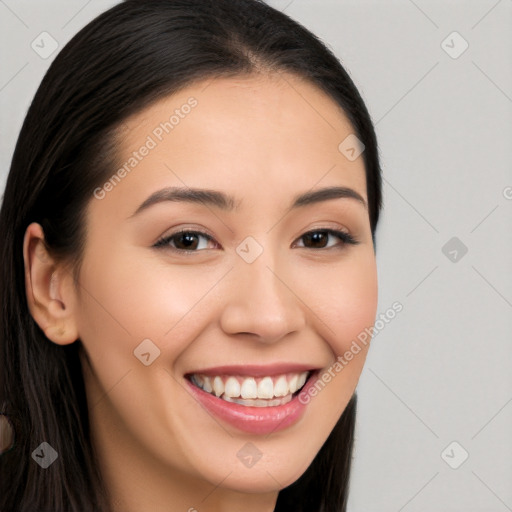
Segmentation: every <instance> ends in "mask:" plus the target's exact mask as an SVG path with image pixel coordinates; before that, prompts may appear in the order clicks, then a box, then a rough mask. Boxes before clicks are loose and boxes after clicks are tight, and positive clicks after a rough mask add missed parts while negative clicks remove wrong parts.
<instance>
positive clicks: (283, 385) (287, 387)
mask: <svg viewBox="0 0 512 512" xmlns="http://www.w3.org/2000/svg"><path fill="white" fill-rule="evenodd" d="M308 375H309V372H302V373H288V374H284V375H276V376H274V377H241V376H220V375H216V376H214V377H211V376H208V375H202V374H197V373H195V374H193V375H192V381H193V382H194V384H196V385H197V386H199V387H200V388H201V389H203V390H204V391H206V392H207V393H212V392H213V393H214V394H215V395H216V396H218V397H220V396H221V395H224V396H225V397H228V398H237V397H242V398H274V397H283V396H286V395H289V394H293V393H295V392H296V391H297V390H298V389H300V388H301V387H302V386H303V385H304V383H305V382H306V380H307V378H308Z"/></svg>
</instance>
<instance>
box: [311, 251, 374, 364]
mask: <svg viewBox="0 0 512 512" xmlns="http://www.w3.org/2000/svg"><path fill="white" fill-rule="evenodd" d="M311 272H312V274H311V276H310V277H309V278H307V277H306V276H304V275H303V276H302V280H303V282H304V283H305V288H304V292H303V296H304V297H306V301H307V304H308V305H309V306H310V307H311V309H312V310H313V312H314V316H315V317H316V318H317V319H318V323H317V325H318V329H319V331H320V332H321V333H322V335H323V337H324V338H325V339H326V340H327V341H328V343H329V345H330V346H331V349H332V350H333V352H334V354H335V355H340V354H342V353H344V352H345V351H346V350H348V349H349V347H350V345H351V343H352V341H353V340H356V339H357V337H358V335H360V334H361V333H362V332H365V329H367V328H369V327H370V326H372V325H373V324H374V322H375V316H376V312H377V301H378V284H377V269H376V262H375V256H374V254H373V251H372V252H371V253H370V251H358V252H356V251H354V253H353V255H351V256H350V258H346V259H343V260H342V261H340V262H339V263H337V264H332V265H326V266H324V267H323V268H316V269H313V270H312V271H311ZM306 292H307V293H306ZM322 326H323V327H322ZM363 348H364V346H363Z"/></svg>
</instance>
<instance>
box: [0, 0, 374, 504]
mask: <svg viewBox="0 0 512 512" xmlns="http://www.w3.org/2000/svg"><path fill="white" fill-rule="evenodd" d="M42 127H43V128H42ZM380 207H381V178H380V166H379V160H378V151H377V144H376V139H375V133H374V129H373V126H372V123H371V120H370V117H369V115H368V112H367V109H366V107H365V105H364V103H363V101H362V99H361V97H360V95H359V93H358V91H357V89H356V88H355V86H354V84H353V82H352V81H351V79H350V78H349V76H348V75H347V73H346V72H345V70H344V69H343V68H342V66H341V65H340V63H339V62H338V61H337V60H336V58H335V57H334V56H333V54H332V53H331V52H330V51H329V50H328V49H327V48H326V47H325V46H324V45H323V44H322V43H321V42H320V41H319V40H318V39H317V38H316V37H315V36H314V35H312V34H311V33H310V32H309V31H307V30H306V29H305V28H304V27H302V26H300V25H299V24H297V23H296V22H294V21H292V20H291V19H290V18H288V17H287V16H286V15H284V14H283V13H281V12H279V11H277V10H275V9H273V8H271V7H269V6H267V5H266V4H264V3H263V2H260V1H256V0H237V1H232V0H212V1H204V0H193V1H184V0H183V1H180V0H147V1H145V2H138V1H135V0H127V1H125V2H123V3H120V4H119V5H116V6H115V7H113V8H112V9H110V10H109V11H107V12H105V13H104V14H102V15H101V16H99V17H98V18H96V19H95V20H93V21H92V22H91V23H90V24H89V25H87V26H86V27H85V28H84V29H82V30H81V31H80V32H79V33H78V34H77V35H76V36H75V37H74V38H73V39H72V40H71V41H70V42H69V43H68V44H67V45H66V47H65V48H64V49H63V50H62V51H61V52H60V54H59V55H58V56H57V58H56V59H55V60H54V62H53V63H52V65H51V67H50V69H49V70H48V72H47V74H46V76H45V78H44V79H43V81H42V83H41V85H40V87H39V89H38V91H37V93H36V96H35V98H34V101H33V103H32V105H31V107H30V109H29V111H28V113H27V116H26V119H25V122H24V125H23V127H22V130H21V133H20V136H19V139H18V143H17V146H16V150H15V154H14V157H13V161H12V167H11V170H10V173H9V176H8V180H7V185H6V189H5V194H4V200H3V204H2V209H1V212H0V237H1V239H2V240H3V241H4V243H3V245H2V249H1V251H2V252H1V258H2V259H1V290H2V310H1V311H2V313H1V317H0V318H1V321H0V323H1V346H2V351H1V353H2V358H3V361H2V364H3V372H2V375H3V381H2V387H1V389H2V397H1V402H2V411H1V412H2V413H3V414H4V418H7V417H8V418H9V421H10V422H11V424H12V426H13V429H14V438H13V442H12V446H10V449H7V450H5V452H4V454H3V455H2V456H1V458H0V460H1V463H0V464H1V468H2V492H1V498H0V503H1V510H2V511H12V510H19V511H23V512H25V511H27V512H28V511H34V510H38V511H53V512H55V511H86V510H87V511H89V510H95V511H124V512H126V511H128V512H130V511H141V510H151V511H160V510H162V511H163V510H165V511H175V510H176V511H178V510H189V511H194V510H198V511H214V510H233V511H236V510H241V509H242V507H243V509H244V510H246V511H256V510H257V511H272V510H275V511H333V512H334V511H343V510H345V508H346V501H347V496H348V481H349V471H350V460H351V451H352V441H353V431H354V421H355V405H356V395H355V387H356V384H357V381H358V378H359V375H360V373H361V370H362V366H363V364H364V359H365V357H366V353H367V350H368V345H365V346H364V347H362V349H361V350H359V351H358V352H357V354H356V355H354V356H353V357H351V358H350V359H351V360H350V361H349V362H348V363H347V361H345V359H343V361H344V363H343V364H341V363H340V361H341V360H342V359H340V358H342V356H343V354H347V351H349V349H350V347H351V344H353V343H354V340H355V339H356V338H357V336H358V334H359V333H361V332H363V331H365V329H368V327H369V326H371V325H373V322H374V319H375V313H376V307H377V273H376V263H375V245H374V243H375V230H376V226H377V222H378V218H379V210H380Z"/></svg>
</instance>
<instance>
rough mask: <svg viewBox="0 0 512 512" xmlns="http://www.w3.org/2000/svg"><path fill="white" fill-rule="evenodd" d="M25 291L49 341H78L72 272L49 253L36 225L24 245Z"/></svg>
mask: <svg viewBox="0 0 512 512" xmlns="http://www.w3.org/2000/svg"><path fill="white" fill-rule="evenodd" d="M23 258H24V263H25V289H26V294H27V303H28V308H29V310H30V313H31V315H32V317H33V318H34V320H35V322H36V323H37V324H38V325H39V327H40V328H41V330H42V331H43V332H44V333H45V335H46V337H47V338H48V339H49V340H51V341H53V342H54V343H57V344H58V345H67V344H70V343H73V342H74V341H76V340H77V338H78V332H77V328H76V319H75V311H74V305H75V303H76V302H75V296H74V291H73V287H72V285H71V282H72V277H71V275H70V273H69V271H68V270H66V268H65V267H64V266H63V265H62V264H58V263H57V262H56V261H55V260H54V259H53V258H52V257H51V256H50V254H49V253H48V251H47V249H46V246H45V243H44V232H43V228H42V227H41V225H40V224H38V223H35V222H33V223H32V224H30V225H29V226H28V227H27V229H26V231H25V237H24V241H23Z"/></svg>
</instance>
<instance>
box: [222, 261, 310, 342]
mask: <svg viewBox="0 0 512 512" xmlns="http://www.w3.org/2000/svg"><path fill="white" fill-rule="evenodd" d="M264 255H265V251H264V252H263V254H262V255H261V256H260V257H259V258H257V259H256V260H255V261H254V262H252V263H246V262H245V261H243V260H239V261H237V262H236V265H235V269H234V270H233V271H232V272H230V277H229V279H230V280H229V283H228V284H227V289H225V295H224V299H225V300H224V301H223V310H222V314H221V327H222V329H223V330H224V332H226V333H228V334H245V335H251V336H252V337H253V338H255V339H256V340H257V341H259V342H262V343H267V344H271V343H275V342H276V341H278V340H280V339H281V338H283V337H284V336H286V335H288V334H290V333H293V332H296V331H300V330H301V329H303V328H304V326H305V324H306V318H305V308H306V309H307V307H306V306H305V304H304V302H303V300H304V298H303V297H301V296H300V293H301V292H300V290H296V289H294V288H297V286H296V285H295V286H294V284H293V279H292V278H291V273H290V272H289V271H287V270H286V268H285V267H283V266H280V267H277V265H276V264H275V260H273V259H272V258H265V257H264ZM273 267H274V268H273ZM298 282H299V280H295V283H298Z"/></svg>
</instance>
